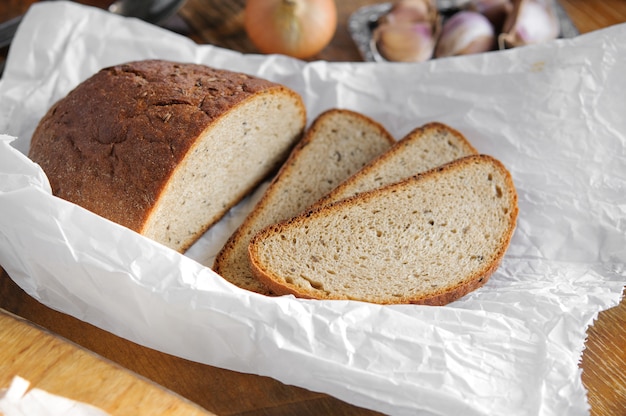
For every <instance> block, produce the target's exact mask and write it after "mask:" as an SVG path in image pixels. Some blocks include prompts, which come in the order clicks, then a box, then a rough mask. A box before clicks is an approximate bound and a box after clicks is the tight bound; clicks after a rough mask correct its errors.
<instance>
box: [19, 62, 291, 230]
mask: <svg viewBox="0 0 626 416" xmlns="http://www.w3.org/2000/svg"><path fill="white" fill-rule="evenodd" d="M281 91H282V92H285V91H288V93H293V92H291V91H290V90H288V89H287V88H285V87H283V86H281V85H279V84H276V83H272V82H270V81H267V80H264V79H260V78H255V77H252V76H249V75H246V74H242V73H236V72H231V71H226V70H219V69H214V68H210V67H206V66H203V65H196V64H188V63H176V62H169V61H163V60H146V61H136V62H129V63H126V64H122V65H117V66H113V67H109V68H104V69H102V70H100V71H99V72H98V73H96V74H95V75H93V76H92V77H91V78H89V79H87V80H85V81H84V82H83V83H81V84H80V85H78V86H77V87H76V88H75V89H74V90H72V91H71V92H70V93H69V94H68V95H67V96H66V97H65V98H63V99H61V100H60V101H58V102H57V103H56V104H54V105H53V106H52V108H50V110H49V111H48V113H47V114H46V115H45V116H44V117H43V118H42V120H41V121H40V123H39V125H38V127H37V129H36V130H35V133H34V134H33V138H32V142H31V149H30V153H29V156H30V158H31V159H32V160H34V161H35V162H37V163H39V164H40V165H41V166H42V168H43V170H44V171H45V172H46V174H47V175H48V178H49V179H50V182H51V186H52V191H53V193H54V194H55V195H57V196H59V197H61V198H64V199H67V200H69V201H72V202H74V203H76V204H78V205H81V206H83V207H85V208H87V209H89V210H91V211H93V212H96V213H97V214H100V215H102V216H104V217H107V218H109V219H111V220H113V221H115V222H118V223H120V224H122V225H125V226H127V227H128V228H131V229H133V230H135V231H140V229H141V227H142V225H143V222H144V221H145V219H146V218H147V216H148V214H149V213H150V209H151V207H152V206H153V205H154V202H155V201H156V199H157V197H158V195H159V193H160V191H161V190H162V189H163V187H164V186H165V184H166V183H167V180H168V178H169V177H170V175H171V173H172V172H173V171H174V168H175V167H176V166H177V164H178V163H179V162H180V161H181V160H182V159H183V158H184V156H185V154H186V153H187V151H188V150H189V149H190V147H191V146H192V145H193V144H194V142H195V141H196V139H197V138H198V136H199V135H200V134H201V133H202V132H203V131H204V130H205V129H207V128H208V127H210V126H211V124H212V123H213V122H214V121H215V120H217V119H218V118H219V117H220V116H221V115H223V114H225V113H226V112H228V111H229V110H231V109H233V108H235V107H236V106H238V105H239V104H241V103H242V102H244V101H246V100H248V99H249V98H251V97H253V96H255V95H258V94H264V93H267V94H272V93H276V92H281ZM293 94H295V93H293ZM207 163H210V161H208V160H207ZM111 201H113V202H111Z"/></svg>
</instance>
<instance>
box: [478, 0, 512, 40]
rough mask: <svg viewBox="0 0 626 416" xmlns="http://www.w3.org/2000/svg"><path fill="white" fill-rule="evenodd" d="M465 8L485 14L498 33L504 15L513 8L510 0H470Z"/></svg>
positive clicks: (504, 18)
mask: <svg viewBox="0 0 626 416" xmlns="http://www.w3.org/2000/svg"><path fill="white" fill-rule="evenodd" d="M467 9H468V10H472V11H475V12H478V13H480V14H482V15H485V17H486V18H487V19H489V21H490V22H491V24H492V25H493V27H494V29H495V31H496V32H497V33H499V32H500V30H501V29H502V25H503V24H504V21H505V20H506V17H507V16H508V15H509V14H510V13H511V11H512V10H513V3H512V2H511V0H472V1H471V2H470V3H469V4H468V6H467Z"/></svg>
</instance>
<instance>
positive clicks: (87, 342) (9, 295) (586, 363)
mask: <svg viewBox="0 0 626 416" xmlns="http://www.w3.org/2000/svg"><path fill="white" fill-rule="evenodd" d="M243 1H244V0H231V1H230V2H228V7H227V6H224V5H223V3H222V2H219V1H218V0H188V1H187V3H186V4H185V6H184V7H183V8H182V9H181V10H180V12H179V13H178V16H176V17H174V18H172V19H170V20H169V21H168V22H167V24H166V26H168V27H170V28H171V29H172V30H177V31H179V32H183V33H185V34H187V35H188V36H190V37H191V38H192V39H194V40H196V41H197V42H202V43H214V44H217V45H219V46H224V47H230V48H232V49H237V50H241V51H253V50H254V49H253V47H252V46H251V45H250V43H249V42H248V41H247V39H245V35H243V34H242V32H241V27H240V20H238V19H239V18H240V15H238V10H237V6H238V5H239V6H241V4H243ZM559 1H560V3H561V5H562V6H563V8H564V9H565V10H566V11H567V13H568V14H569V16H570V18H571V19H572V21H573V22H574V24H575V25H576V27H577V28H578V30H579V31H580V32H581V33H586V32H590V31H593V30H596V29H600V28H603V27H607V26H611V25H614V24H618V23H623V22H626V1H624V0H559ZM32 2H33V1H32V0H31V1H17V0H11V1H8V2H4V3H3V4H2V5H0V21H4V20H6V19H7V18H10V17H13V16H15V15H17V14H19V13H21V12H23V11H24V10H26V8H27V7H28V4H30V3H32ZM84 3H90V4H92V5H96V6H103V5H104V3H106V2H103V1H97V0H95V1H93V0H92V1H85V2H84ZM207 3H220V5H217V6H216V5H214V6H215V7H208V6H207ZM373 3H377V2H376V1H373V0H369V1H368V0H362V1H357V0H340V1H339V0H338V1H337V5H338V11H339V26H338V30H337V33H336V35H335V37H334V39H333V41H332V43H331V45H329V47H328V48H326V49H325V50H324V51H323V52H321V53H320V54H319V55H318V56H317V57H315V58H316V59H324V60H329V61H355V60H360V56H359V54H358V51H357V49H356V47H355V46H354V44H353V43H352V40H351V38H350V35H349V33H348V31H347V28H346V20H347V16H348V15H349V14H350V13H352V12H353V11H354V10H356V9H357V8H358V7H359V6H361V5H366V4H373ZM207 10H211V12H207ZM216 16H217V17H218V18H216ZM219 16H222V17H221V18H219ZM224 16H229V18H228V19H225V18H224ZM2 53H4V54H6V51H0V55H1V54H2ZM0 308H3V309H5V310H7V311H9V312H12V313H15V314H16V315H19V316H21V317H23V318H25V319H27V320H29V321H31V322H33V323H36V324H38V325H40V326H42V327H44V328H47V329H49V330H50V331H52V332H54V333H56V334H59V335H61V336H62V337H65V338H67V339H69V340H71V341H73V342H75V343H77V344H79V345H81V346H83V347H85V348H86V349H88V350H91V351H93V352H95V353H97V354H99V355H101V356H103V357H106V358H108V359H110V360H112V361H113V362H115V363H118V364H120V365H121V366H123V367H125V368H127V369H130V370H132V371H133V372H136V373H138V374H140V375H143V376H144V377H146V378H148V379H150V380H153V381H154V382H156V383H158V384H160V385H162V386H164V387H166V388H168V389H170V390H172V391H173V392H176V393H178V394H180V395H181V396H183V397H185V398H187V399H189V400H191V401H192V402H194V403H197V404H198V405H200V406H202V407H203V408H205V409H208V410H210V411H212V412H215V413H216V414H218V415H244V414H245V415H257V414H258V415H294V414H297V415H320V414H324V415H333V414H335V415H367V414H375V413H374V412H371V411H368V410H364V409H360V408H357V407H354V406H352V405H349V404H346V403H344V402H342V401H340V400H337V399H335V398H332V397H329V396H326V395H324V394H319V393H314V392H310V391H307V390H305V389H302V388H298V387H293V386H287V385H284V384H282V383H280V382H278V381H276V380H273V379H270V378H266V377H261V376H255V375H249V374H240V373H237V372H233V371H229V370H223V369H219V368H215V367H211V366H207V365H203V364H198V363H194V362H190V361H187V360H184V359H181V358H177V357H173V356H170V355H167V354H163V353H160V352H157V351H154V350H151V349H148V348H145V347H142V346H139V345H136V344H134V343H132V342H129V341H127V340H124V339H121V338H119V337H116V336H115V335H112V334H110V333H108V332H105V331H102V330H100V329H98V328H95V327H93V326H91V325H89V324H87V323H84V322H81V321H79V320H77V319H75V318H72V317H70V316H67V315H65V314H62V313H59V312H56V311H53V310H51V309H49V308H47V307H45V306H43V305H41V304H40V303H38V302H37V301H35V300H34V299H32V298H31V297H29V296H28V295H26V294H25V293H24V292H23V291H22V290H21V289H20V288H19V287H18V286H17V285H15V284H14V283H13V281H12V280H11V279H10V277H9V276H8V275H7V274H6V272H4V270H2V273H1V274H0ZM588 335H589V338H588V340H587V343H586V350H585V352H584V355H583V360H582V363H581V368H582V370H583V374H582V379H583V383H584V385H585V386H586V387H587V389H588V390H589V402H590V404H591V407H592V412H591V413H592V415H606V416H615V415H624V414H626V410H625V409H626V300H623V301H622V302H621V304H620V305H619V306H617V307H615V308H613V309H609V310H607V311H604V312H602V313H601V314H600V316H599V318H598V320H597V321H596V323H595V325H593V326H592V327H591V328H590V329H589V331H588Z"/></svg>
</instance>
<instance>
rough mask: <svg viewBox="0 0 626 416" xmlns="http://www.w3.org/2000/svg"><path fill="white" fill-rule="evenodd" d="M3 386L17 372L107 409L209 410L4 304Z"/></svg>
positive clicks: (0, 331)
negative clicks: (28, 318) (42, 325)
mask: <svg viewBox="0 0 626 416" xmlns="http://www.w3.org/2000/svg"><path fill="white" fill-rule="evenodd" d="M0 346H2V348H0V388H6V387H8V386H9V385H10V384H11V381H12V380H13V377H14V376H20V377H22V378H23V379H26V380H27V381H28V382H30V388H38V389H41V390H44V391H46V392H48V393H51V394H55V395H57V396H61V397H65V398H67V399H70V400H74V401H78V402H82V403H87V404H90V405H92V406H95V407H97V408H99V409H101V410H104V411H105V412H107V413H110V414H115V415H128V416H136V415H137V414H162V415H171V416H174V415H180V416H209V415H212V414H213V413H210V412H208V411H206V410H204V409H202V408H200V407H199V406H198V405H196V404H194V403H192V402H190V401H188V400H186V399H183V398H182V397H179V396H178V395H175V394H173V393H172V392H170V391H168V390H166V389H164V388H163V387H162V386H159V385H158V384H156V383H154V382H152V381H149V380H146V379H144V378H143V377H139V376H137V375H136V374H133V373H131V372H130V371H128V370H127V369H124V368H123V367H121V366H119V365H117V364H114V363H112V362H109V361H108V360H105V359H103V358H101V357H99V356H97V355H96V354H94V353H92V352H89V351H87V350H84V349H83V348H81V347H79V346H77V345H75V344H73V343H71V342H68V341H67V340H64V339H61V338H60V337H59V336H58V335H55V334H52V333H50V332H49V331H47V330H45V329H42V328H39V327H37V326H35V325H34V324H33V323H31V322H28V321H26V320H24V319H23V318H20V317H17V316H14V315H12V314H9V313H7V312H6V311H4V310H2V309H0Z"/></svg>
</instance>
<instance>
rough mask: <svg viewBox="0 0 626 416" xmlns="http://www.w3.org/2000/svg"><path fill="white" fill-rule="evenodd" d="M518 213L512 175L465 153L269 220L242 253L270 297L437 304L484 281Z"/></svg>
mask: <svg viewBox="0 0 626 416" xmlns="http://www.w3.org/2000/svg"><path fill="white" fill-rule="evenodd" d="M517 213H518V206H517V193H516V191H515V187H514V184H513V181H512V178H511V176H510V174H509V172H508V171H507V170H506V169H505V167H504V166H503V165H502V164H501V163H500V162H499V161H497V160H496V159H494V158H492V157H490V156H485V155H472V156H466V157H464V158H461V159H457V160H455V161H453V162H450V163H448V164H446V165H443V166H441V167H438V168H435V169H432V170H429V171H427V172H425V173H423V174H420V175H417V176H414V177H411V178H409V179H406V180H404V181H401V182H397V183H395V184H392V185H388V186H385V187H383V188H378V189H376V190H373V191H369V192H363V193H360V194H358V195H356V196H353V197H349V198H347V199H344V200H342V201H339V202H336V203H333V204H330V205H326V206H322V207H320V208H317V209H315V210H312V211H308V212H307V213H305V214H303V215H299V216H297V217H295V218H293V219H291V220H288V221H285V222H281V223H278V224H275V225H271V226H269V227H267V228H265V229H263V230H262V231H260V232H259V233H257V234H256V236H255V237H254V238H253V239H252V240H251V243H250V245H249V256H250V261H251V267H252V270H253V273H254V274H255V276H256V277H257V278H258V279H259V280H261V281H262V282H263V283H264V284H266V285H267V286H268V287H269V288H270V289H271V290H272V291H273V292H274V293H276V294H293V295H295V296H298V297H304V298H314V299H352V300H358V301H364V302H373V303H381V304H394V303H414V304H428V305H444V304H447V303H449V302H452V301H454V300H456V299H458V298H459V297H461V296H464V295H465V294H467V293H469V292H470V291H472V290H475V289H477V288H478V287H480V286H481V285H483V284H485V282H486V281H487V279H488V278H489V277H490V276H491V274H492V273H493V272H494V271H495V270H496V268H497V267H498V266H499V264H500V262H501V260H502V258H503V256H504V254H505V251H506V250H507V248H508V246H509V243H510V240H511V237H512V235H513V231H514V229H515V225H516V220H517Z"/></svg>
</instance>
